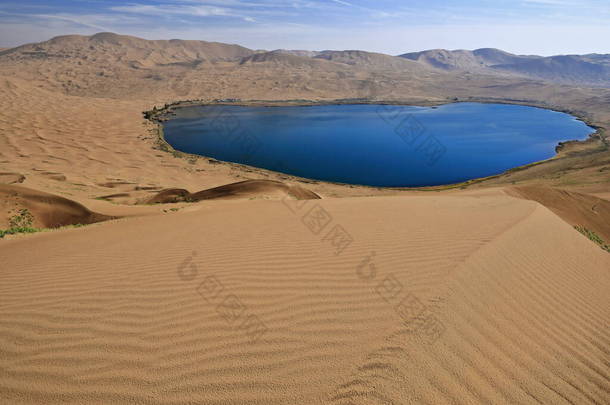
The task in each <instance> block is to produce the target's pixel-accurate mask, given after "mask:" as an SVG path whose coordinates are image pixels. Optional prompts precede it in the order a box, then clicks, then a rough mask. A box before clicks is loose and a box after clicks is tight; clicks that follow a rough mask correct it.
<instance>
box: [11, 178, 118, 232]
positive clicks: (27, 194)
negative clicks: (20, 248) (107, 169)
mask: <svg viewBox="0 0 610 405" xmlns="http://www.w3.org/2000/svg"><path fill="white" fill-rule="evenodd" d="M21 209H27V210H28V211H29V213H30V214H31V215H32V216H33V223H32V225H33V226H35V227H40V228H57V227H60V226H65V225H76V224H80V225H88V224H93V223H96V222H102V221H108V220H110V219H113V217H111V216H108V215H103V214H99V213H96V212H92V211H91V210H89V209H87V208H86V207H85V206H83V205H82V204H80V203H78V202H76V201H72V200H69V199H67V198H64V197H60V196H57V195H53V194H49V193H45V192H42V191H38V190H32V189H29V188H26V187H21V186H14V185H5V184H0V228H8V226H7V221H8V219H9V218H10V217H11V216H12V215H16V214H18V212H19V210H21Z"/></svg>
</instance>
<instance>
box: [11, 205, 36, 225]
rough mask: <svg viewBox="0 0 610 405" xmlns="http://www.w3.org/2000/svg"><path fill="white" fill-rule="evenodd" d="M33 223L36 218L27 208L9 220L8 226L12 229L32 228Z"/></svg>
mask: <svg viewBox="0 0 610 405" xmlns="http://www.w3.org/2000/svg"><path fill="white" fill-rule="evenodd" d="M33 223H34V216H33V215H32V213H31V212H30V211H29V210H28V209H27V208H24V209H21V210H19V213H18V214H17V215H13V216H12V217H10V218H9V220H8V226H9V227H11V228H31V227H32V224H33Z"/></svg>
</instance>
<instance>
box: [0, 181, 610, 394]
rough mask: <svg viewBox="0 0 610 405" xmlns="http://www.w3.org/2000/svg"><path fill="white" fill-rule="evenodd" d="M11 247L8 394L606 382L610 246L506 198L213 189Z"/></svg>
mask: <svg viewBox="0 0 610 405" xmlns="http://www.w3.org/2000/svg"><path fill="white" fill-rule="evenodd" d="M315 213H317V214H320V213H323V215H322V216H323V217H324V218H330V221H323V222H324V223H326V222H328V224H327V225H326V226H325V227H324V228H322V229H321V222H316V221H310V220H311V219H312V218H313V217H314V214H315ZM336 226H341V227H342V228H341V229H340V230H342V231H345V232H347V233H348V234H349V238H350V239H351V240H352V242H351V243H349V244H347V245H346V244H341V243H336V242H337V241H338V240H340V239H336V238H335V237H334V236H332V235H335V236H336V233H337V232H338V231H337V230H338V229H339V228H335V227H336ZM329 233H330V235H331V236H329ZM237 236H238V237H237ZM343 240H345V239H343ZM127 241H129V243H126V242H127ZM515 252H519V254H515ZM337 253H339V254H337ZM0 256H1V257H2V262H3V271H2V272H1V273H0V279H1V282H0V290H1V291H0V297H1V298H0V340H1V341H2V344H1V345H0V353H1V356H0V369H1V370H2V375H3V378H2V379H1V380H0V395H1V396H2V398H3V400H4V401H6V402H7V403H11V404H34V403H40V404H43V403H44V404H54V403H74V404H77V403H90V404H107V403H128V402H129V403H143V404H170V403H206V404H212V403H214V404H216V403H218V404H246V403H252V404H255V403H260V404H263V403H264V404H334V403H336V404H353V403H358V404H382V403H384V404H385V403H396V404H398V403H401V404H406V403H429V404H433V403H434V404H438V403H454V404H462V403H463V404H466V403H470V404H472V403H480V404H489V403H497V404H514V403H520V404H529V403H532V404H534V403H549V404H550V403H552V404H570V403H572V404H574V403H578V404H589V403H590V404H602V403H604V402H605V401H606V399H607V398H608V394H609V391H610V381H609V379H608V375H609V374H608V371H609V370H608V344H609V341H608V336H607V332H608V330H607V328H608V324H607V320H608V317H609V316H610V308H609V305H608V299H607V292H608V289H609V288H610V278H609V274H608V269H609V268H610V256H609V255H608V254H607V253H605V252H603V251H601V250H600V249H599V248H598V247H597V246H595V245H594V244H593V243H591V242H590V241H588V240H587V239H586V238H585V237H584V236H582V235H580V234H579V233H578V232H576V231H575V230H574V229H573V228H572V227H571V226H570V225H568V224H566V223H564V222H563V221H562V220H561V219H560V218H559V217H557V216H556V215H555V214H553V213H552V212H550V211H549V210H548V209H546V208H544V207H543V206H541V205H539V204H538V203H536V202H533V201H526V200H522V199H515V198H512V197H508V196H505V195H502V193H496V194H495V195H494V193H490V194H488V195H479V196H463V197H460V196H414V197H379V198H348V199H326V200H313V201H311V200H310V201H292V200H291V201H288V200H286V201H232V202H227V201H210V202H206V203H205V204H198V205H195V206H192V207H191V208H190V209H189V210H188V211H180V212H178V213H175V214H171V215H167V216H156V217H147V218H132V219H127V220H121V221H118V222H116V221H114V222H109V223H106V224H102V225H100V226H95V227H91V228H82V229H78V230H68V231H61V232H54V233H53V234H52V235H51V234H38V235H32V236H30V237H28V238H13V239H11V240H7V241H5V242H3V243H2V244H0ZM398 286H400V287H398ZM401 302H402V305H401ZM231 305H233V307H232V306H231ZM230 307H231V308H233V309H232V310H231V309H229V308H230Z"/></svg>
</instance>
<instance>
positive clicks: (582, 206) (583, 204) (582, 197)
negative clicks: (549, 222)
mask: <svg viewBox="0 0 610 405" xmlns="http://www.w3.org/2000/svg"><path fill="white" fill-rule="evenodd" d="M507 192H508V193H509V194H511V195H514V196H519V197H522V198H526V199H529V200H534V201H538V202H539V203H541V204H543V205H544V206H546V207H547V208H550V209H551V211H553V212H554V213H555V214H557V215H559V216H560V217H561V218H563V220H564V221H566V222H568V223H569V224H572V225H574V226H584V227H586V228H587V229H591V230H593V231H595V232H596V233H597V234H599V235H600V236H602V237H603V238H604V240H609V241H610V201H608V200H604V199H601V198H597V197H594V196H591V195H586V194H580V193H575V192H571V191H567V190H557V189H552V188H549V187H533V186H521V187H513V188H509V189H507Z"/></svg>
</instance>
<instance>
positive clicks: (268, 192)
mask: <svg viewBox="0 0 610 405" xmlns="http://www.w3.org/2000/svg"><path fill="white" fill-rule="evenodd" d="M273 197H289V198H290V199H295V200H316V199H319V198H320V196H318V195H317V194H316V193H314V192H313V191H309V190H307V189H305V188H303V187H300V186H290V185H288V184H284V183H282V182H281V181H273V180H245V181H240V182H237V183H231V184H225V185H223V186H219V187H214V188H211V189H208V190H203V191H199V192H197V193H192V194H191V193H189V192H188V190H184V189H177V188H173V189H167V190H163V191H161V192H159V193H158V194H156V195H154V196H152V197H150V198H149V199H147V200H145V201H144V202H145V203H146V204H159V203H171V202H180V201H202V200H217V199H224V200H226V199H245V198H250V199H253V198H273Z"/></svg>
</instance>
